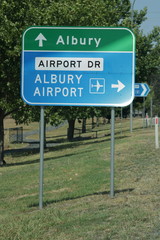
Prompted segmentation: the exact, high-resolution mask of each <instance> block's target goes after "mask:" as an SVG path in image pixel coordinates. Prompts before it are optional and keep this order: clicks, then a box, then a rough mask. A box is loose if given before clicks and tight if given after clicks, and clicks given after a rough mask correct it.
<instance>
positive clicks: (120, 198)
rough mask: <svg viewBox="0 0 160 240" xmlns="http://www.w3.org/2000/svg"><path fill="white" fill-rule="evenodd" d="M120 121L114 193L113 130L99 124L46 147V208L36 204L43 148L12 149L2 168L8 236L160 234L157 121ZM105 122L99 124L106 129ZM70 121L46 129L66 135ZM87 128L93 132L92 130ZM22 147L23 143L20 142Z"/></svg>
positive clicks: (72, 238) (114, 239)
mask: <svg viewBox="0 0 160 240" xmlns="http://www.w3.org/2000/svg"><path fill="white" fill-rule="evenodd" d="M120 126H121V125H120V122H118V121H116V139H115V143H116V145H115V197H114V198H112V199H111V198H110V196H109V190H110V183H109V181H110V169H109V165H110V136H109V135H108V133H109V126H108V125H107V126H106V128H107V127H108V130H107V132H106V131H104V132H103V131H102V130H103V127H101V128H99V132H98V138H93V135H90V133H87V134H86V135H83V136H82V137H81V138H80V139H79V141H74V142H71V143H68V142H66V141H63V142H62V143H60V144H59V145H56V146H55V147H50V148H47V149H46V150H45V163H44V208H43V210H41V211H40V210H38V188H39V153H38V151H35V150H30V151H28V150H25V149H24V151H23V152H17V153H16V152H15V153H12V154H11V155H7V156H6V161H7V163H8V165H7V167H3V168H1V169H0V182H1V187H0V188H1V194H0V202H1V205H0V222H1V224H0V239H2V240H4V239H5V240H24V239H25V240H41V239H46V240H81V239H84V240H99V239H103V240H110V239H111V240H128V239H129V240H136V239H137V240H138V239H140V240H154V239H160V214H159V211H160V187H159V183H160V159H159V154H160V150H159V149H157V150H155V147H154V128H152V129H151V128H144V129H143V128H140V126H142V125H141V122H140V121H136V120H134V127H135V129H134V131H133V133H132V134H130V133H129V122H128V121H127V120H124V122H123V128H122V130H123V131H121V128H120ZM100 130H101V131H100ZM65 133H66V126H63V127H62V128H61V129H59V130H58V129H57V130H55V131H54V135H52V134H51V132H50V133H48V134H47V137H48V139H49V141H57V140H58V139H59V134H60V135H65ZM88 134H89V135H88ZM18 147H19V146H18Z"/></svg>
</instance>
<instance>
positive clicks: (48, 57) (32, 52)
mask: <svg viewBox="0 0 160 240" xmlns="http://www.w3.org/2000/svg"><path fill="white" fill-rule="evenodd" d="M95 36H96V37H95ZM50 39H51V40H50ZM109 39H110V40H109ZM49 41H50V42H49ZM47 42H49V43H47ZM122 42H124V43H123V44H122ZM47 44H48V45H47ZM51 44H52V45H51ZM117 45H118V47H117ZM87 49H88V50H87ZM134 77H135V38H134V35H133V33H132V32H131V31H130V30H129V29H126V28H78V27H61V28H56V27H31V28H29V29H27V30H26V31H25V33H24V35H23V51H22V81H21V95H22V98H23V100H24V101H25V102H26V103H27V104H31V105H59V106H127V105H129V104H130V103H131V102H132V101H133V98H134V84H135V83H134Z"/></svg>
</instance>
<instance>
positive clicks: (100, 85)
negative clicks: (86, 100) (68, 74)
mask: <svg viewBox="0 0 160 240" xmlns="http://www.w3.org/2000/svg"><path fill="white" fill-rule="evenodd" d="M89 89H90V93H91V94H104V93H105V79H104V78H90V86H89Z"/></svg>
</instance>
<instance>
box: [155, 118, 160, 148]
mask: <svg viewBox="0 0 160 240" xmlns="http://www.w3.org/2000/svg"><path fill="white" fill-rule="evenodd" d="M158 124H159V120H158V117H157V116H155V147H156V149H158V148H159V137H158Z"/></svg>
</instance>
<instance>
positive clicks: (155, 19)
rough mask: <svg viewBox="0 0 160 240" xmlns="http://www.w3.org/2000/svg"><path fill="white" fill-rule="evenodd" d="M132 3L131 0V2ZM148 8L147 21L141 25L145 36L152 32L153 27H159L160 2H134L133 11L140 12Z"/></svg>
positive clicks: (141, 0)
mask: <svg viewBox="0 0 160 240" xmlns="http://www.w3.org/2000/svg"><path fill="white" fill-rule="evenodd" d="M131 2H132V3H133V0H131ZM144 7H147V8H148V13H147V18H148V19H147V20H146V21H145V22H144V23H143V24H142V29H143V31H144V33H145V34H148V33H149V32H151V31H152V29H153V27H154V26H160V0H136V1H135V4H134V9H136V10H140V9H143V8H144Z"/></svg>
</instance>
